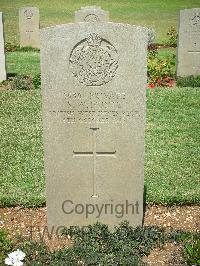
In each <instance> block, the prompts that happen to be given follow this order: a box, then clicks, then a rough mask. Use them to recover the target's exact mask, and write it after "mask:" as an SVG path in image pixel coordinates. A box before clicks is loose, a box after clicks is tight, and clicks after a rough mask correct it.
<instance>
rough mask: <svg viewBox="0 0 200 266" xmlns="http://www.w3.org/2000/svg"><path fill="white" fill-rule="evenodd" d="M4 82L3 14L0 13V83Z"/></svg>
mask: <svg viewBox="0 0 200 266" xmlns="http://www.w3.org/2000/svg"><path fill="white" fill-rule="evenodd" d="M3 80H6V63H5V45H4V29H3V13H2V12H0V82H1V81H3Z"/></svg>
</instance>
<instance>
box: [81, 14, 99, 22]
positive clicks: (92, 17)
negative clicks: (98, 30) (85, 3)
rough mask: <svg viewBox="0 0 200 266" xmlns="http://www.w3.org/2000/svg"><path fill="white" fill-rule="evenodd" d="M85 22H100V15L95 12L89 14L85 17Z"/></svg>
mask: <svg viewBox="0 0 200 266" xmlns="http://www.w3.org/2000/svg"><path fill="white" fill-rule="evenodd" d="M84 21H85V22H98V21H99V17H98V16H97V15H95V14H89V15H87V16H86V17H85V18H84Z"/></svg>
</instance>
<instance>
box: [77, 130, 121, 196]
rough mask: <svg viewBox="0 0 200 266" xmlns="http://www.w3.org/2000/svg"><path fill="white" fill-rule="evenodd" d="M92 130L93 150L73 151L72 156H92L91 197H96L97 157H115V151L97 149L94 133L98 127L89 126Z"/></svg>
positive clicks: (95, 133)
mask: <svg viewBox="0 0 200 266" xmlns="http://www.w3.org/2000/svg"><path fill="white" fill-rule="evenodd" d="M90 129H91V130H92V132H93V151H80V152H79V151H73V157H88V156H90V157H93V194H92V196H91V197H92V198H98V197H99V195H98V193H97V157H113V158H116V151H97V144H96V135H97V130H98V129H99V128H97V127H92V128H90Z"/></svg>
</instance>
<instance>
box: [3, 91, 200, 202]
mask: <svg viewBox="0 0 200 266" xmlns="http://www.w3.org/2000/svg"><path fill="white" fill-rule="evenodd" d="M147 99H148V101H147V130H146V157H145V161H146V163H145V185H146V188H147V202H148V203H164V204H175V203H178V204H181V203H198V202H200V186H199V185H198V181H199V177H200V176H199V175H200V174H199V173H200V163H199V162H200V134H199V132H200V125H199V121H200V108H199V107H200V106H199V105H200V90H199V89H194V88H193V89H192V88H184V89H183V88H173V89H166V88H165V89H164V88H162V89H156V90H148V92H147ZM0 135H1V142H0V151H1V154H0V168H1V171H0V179H1V187H0V205H1V206H10V205H18V204H20V205H22V206H41V205H42V204H44V203H45V195H44V174H43V171H44V170H43V146H42V126H41V94H40V91H7V92H5V91H4V92H0Z"/></svg>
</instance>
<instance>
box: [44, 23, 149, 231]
mask: <svg viewBox="0 0 200 266" xmlns="http://www.w3.org/2000/svg"><path fill="white" fill-rule="evenodd" d="M147 41H148V30H147V29H145V28H142V27H136V26H131V25H123V24H114V23H110V22H106V23H101V22H98V23H75V24H68V25H60V26H55V27H50V28H46V29H42V30H41V70H42V96H43V127H44V145H45V173H46V191H47V215H48V224H49V226H50V227H51V226H56V227H57V226H64V225H65V226H70V225H81V226H82V225H87V224H92V223H94V222H96V221H100V222H102V223H106V224H108V225H109V226H111V227H112V226H114V225H117V224H119V223H120V222H121V221H123V220H128V221H129V222H130V224H132V225H134V226H137V225H141V224H142V218H143V187H144V184H143V177H144V129H145V95H146V78H147V77H146V73H147V69H146V57H147ZM100 212H101V214H100Z"/></svg>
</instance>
